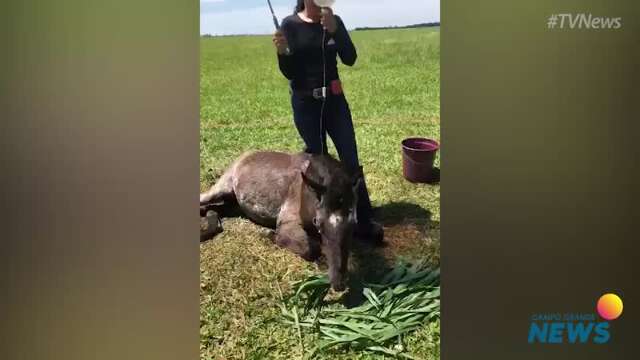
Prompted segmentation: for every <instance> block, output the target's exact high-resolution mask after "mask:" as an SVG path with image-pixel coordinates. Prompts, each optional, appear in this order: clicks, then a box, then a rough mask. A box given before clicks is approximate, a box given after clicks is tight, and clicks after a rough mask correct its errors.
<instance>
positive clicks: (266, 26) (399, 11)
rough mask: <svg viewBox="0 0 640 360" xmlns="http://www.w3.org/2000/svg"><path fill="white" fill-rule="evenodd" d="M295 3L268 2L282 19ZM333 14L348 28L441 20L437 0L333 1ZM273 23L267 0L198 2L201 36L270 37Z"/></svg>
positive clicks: (276, 0) (288, 13)
mask: <svg viewBox="0 0 640 360" xmlns="http://www.w3.org/2000/svg"><path fill="white" fill-rule="evenodd" d="M295 3H296V0H271V4H272V5H273V9H274V11H275V13H276V16H277V17H278V20H280V21H281V20H282V18H284V17H285V16H288V15H290V14H292V13H293V7H294V5H295ZM333 10H334V13H336V14H337V15H340V17H341V18H342V19H343V20H344V22H345V25H346V26H347V28H348V29H353V28H356V27H365V26H403V25H412V24H417V23H426V22H439V21H440V0H336V2H335V5H334V6H333ZM273 31H274V25H273V20H272V19H271V13H270V12H269V7H268V5H267V0H200V34H211V35H233V34H271V33H273Z"/></svg>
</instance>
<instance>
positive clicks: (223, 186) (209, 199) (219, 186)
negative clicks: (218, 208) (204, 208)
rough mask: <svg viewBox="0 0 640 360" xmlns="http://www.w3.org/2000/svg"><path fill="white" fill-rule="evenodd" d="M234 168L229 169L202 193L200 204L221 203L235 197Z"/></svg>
mask: <svg viewBox="0 0 640 360" xmlns="http://www.w3.org/2000/svg"><path fill="white" fill-rule="evenodd" d="M233 196H234V194H233V168H232V169H229V170H227V171H226V172H225V173H224V174H222V177H220V179H218V181H217V182H216V183H215V185H213V186H212V187H211V188H210V189H209V190H208V191H206V192H204V193H202V194H200V205H207V204H220V203H223V202H224V201H225V200H226V199H230V198H233Z"/></svg>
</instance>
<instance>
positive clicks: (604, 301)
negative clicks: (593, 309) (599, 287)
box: [597, 294, 622, 320]
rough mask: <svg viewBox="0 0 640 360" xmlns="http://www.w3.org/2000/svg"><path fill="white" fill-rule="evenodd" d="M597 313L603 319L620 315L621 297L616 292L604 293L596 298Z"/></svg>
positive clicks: (615, 317) (610, 318) (612, 318)
mask: <svg viewBox="0 0 640 360" xmlns="http://www.w3.org/2000/svg"><path fill="white" fill-rule="evenodd" d="M597 307H598V314H600V317H602V318H603V319H605V320H615V319H617V318H619V317H620V315H622V299H620V297H619V296H618V295H616V294H604V295H602V296H601V297H600V299H599V300H598V306H597Z"/></svg>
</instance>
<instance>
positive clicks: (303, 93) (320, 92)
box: [290, 79, 342, 99]
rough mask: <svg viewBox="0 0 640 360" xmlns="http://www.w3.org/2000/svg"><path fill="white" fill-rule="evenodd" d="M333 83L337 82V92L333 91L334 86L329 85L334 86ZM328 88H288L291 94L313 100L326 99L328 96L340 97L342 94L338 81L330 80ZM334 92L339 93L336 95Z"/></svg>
mask: <svg viewBox="0 0 640 360" xmlns="http://www.w3.org/2000/svg"><path fill="white" fill-rule="evenodd" d="M333 82H337V83H338V84H337V85H338V88H339V90H335V89H336V88H335V87H334V86H331V85H336V84H333ZM327 85H328V86H323V87H309V88H293V87H290V91H291V93H292V94H295V95H297V96H300V97H312V98H314V99H326V98H327V97H329V96H332V95H340V94H342V85H340V80H337V79H336V80H332V81H330V82H329V83H328V84H327ZM336 91H339V92H338V93H336Z"/></svg>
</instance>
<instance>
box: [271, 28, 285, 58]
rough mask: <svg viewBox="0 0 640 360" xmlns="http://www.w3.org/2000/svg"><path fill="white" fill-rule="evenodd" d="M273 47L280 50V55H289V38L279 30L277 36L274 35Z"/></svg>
mask: <svg viewBox="0 0 640 360" xmlns="http://www.w3.org/2000/svg"><path fill="white" fill-rule="evenodd" d="M273 45H274V46H275V47H276V49H278V54H280V55H285V54H288V52H289V43H288V42H287V38H286V37H285V36H284V34H283V33H282V30H277V31H276V32H275V34H273Z"/></svg>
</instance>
